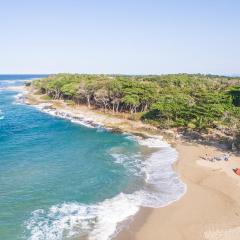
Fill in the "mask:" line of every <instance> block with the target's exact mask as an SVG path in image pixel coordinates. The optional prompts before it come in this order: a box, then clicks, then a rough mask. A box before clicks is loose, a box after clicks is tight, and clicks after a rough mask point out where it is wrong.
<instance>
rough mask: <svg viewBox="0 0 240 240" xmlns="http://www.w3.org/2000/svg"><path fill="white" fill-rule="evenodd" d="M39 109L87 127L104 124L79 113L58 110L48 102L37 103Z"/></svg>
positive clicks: (100, 126) (99, 126)
mask: <svg viewBox="0 0 240 240" xmlns="http://www.w3.org/2000/svg"><path fill="white" fill-rule="evenodd" d="M35 107H36V108H37V109H39V110H40V111H42V112H44V113H47V114H49V115H51V116H54V117H58V118H62V119H67V120H69V121H71V122H73V123H76V124H80V125H83V126H85V127H89V128H102V127H103V125H101V124H99V123H96V122H94V121H92V119H90V118H87V117H84V116H80V115H77V114H73V113H71V112H69V111H67V110H56V109H55V108H52V104H48V103H40V104H38V105H35Z"/></svg>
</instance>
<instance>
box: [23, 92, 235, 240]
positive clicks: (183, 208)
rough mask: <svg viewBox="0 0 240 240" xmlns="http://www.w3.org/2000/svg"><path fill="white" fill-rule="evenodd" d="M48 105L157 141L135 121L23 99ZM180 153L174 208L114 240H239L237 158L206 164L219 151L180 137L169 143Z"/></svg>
mask: <svg viewBox="0 0 240 240" xmlns="http://www.w3.org/2000/svg"><path fill="white" fill-rule="evenodd" d="M44 102H45V103H47V102H48V103H49V102H50V103H51V104H53V106H54V107H55V108H57V109H61V111H64V112H65V113H71V114H73V115H76V116H78V117H79V116H80V117H81V116H84V117H85V119H86V118H87V119H88V121H89V122H91V121H92V122H98V123H100V124H102V125H104V126H106V127H110V128H114V129H115V130H117V129H119V130H120V131H125V132H131V133H135V134H143V135H151V136H152V135H155V136H157V135H161V134H162V133H161V131H160V130H157V129H156V128H155V127H153V126H151V125H147V124H144V123H142V122H140V121H131V120H129V119H126V118H124V117H119V116H113V115H111V114H106V113H103V112H99V111H97V110H90V109H88V108H87V107H85V106H74V107H73V106H69V105H67V104H66V103H65V102H63V101H44V100H43V99H42V96H37V95H32V94H28V96H27V103H29V104H39V103H44ZM168 140H169V141H170V142H171V144H172V145H173V147H174V148H176V149H177V151H178V153H179V159H178V162H177V163H176V164H175V166H174V168H175V170H176V171H177V173H178V174H179V176H180V178H181V179H182V180H183V182H184V183H186V185H187V192H186V194H185V195H184V196H183V197H182V198H181V199H180V200H179V201H177V202H174V203H172V204H170V205H168V206H166V207H163V208H158V209H147V208H144V209H141V210H140V212H139V213H138V214H137V216H135V218H134V220H133V221H132V222H131V224H130V225H129V226H128V227H127V229H124V230H123V231H122V232H120V233H119V234H118V236H117V237H116V239H118V240H128V239H129V240H130V239H131V240H133V239H135V240H156V239H159V240H161V239H162V240H183V239H184V240H185V239H186V240H239V236H240V227H239V226H240V201H239V199H240V188H239V187H240V177H239V176H237V175H236V174H235V173H234V172H233V171H232V169H233V168H236V167H240V157H239V155H235V154H233V153H231V154H230V158H229V161H223V160H222V161H213V162H212V161H208V160H203V159H202V157H203V156H205V155H206V154H207V156H208V157H209V158H211V157H215V156H221V155H223V154H224V151H223V150H222V149H220V148H216V147H213V146H208V145H203V144H198V143H190V142H186V141H184V140H182V139H181V138H180V137H179V136H176V137H173V136H171V138H169V139H168Z"/></svg>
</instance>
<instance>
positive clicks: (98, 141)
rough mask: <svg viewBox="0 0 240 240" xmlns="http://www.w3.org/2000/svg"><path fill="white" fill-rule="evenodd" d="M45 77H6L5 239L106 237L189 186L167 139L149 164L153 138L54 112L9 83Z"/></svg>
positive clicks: (1, 190) (1, 167)
mask: <svg viewBox="0 0 240 240" xmlns="http://www.w3.org/2000/svg"><path fill="white" fill-rule="evenodd" d="M38 77H41V76H36V75H20V76H18V75H0V239H4V240H18V239H29V240H30V239H31V240H60V239H71V240H72V239H97V240H107V239H110V238H111V236H113V234H114V232H115V231H116V228H117V224H118V223H119V222H121V221H123V220H125V219H127V218H128V217H129V216H132V215H134V214H135V213H136V212H137V210H138V209H139V206H153V207H158V206H162V205H164V204H167V203H168V202H171V201H174V200H176V199H178V198H179V196H180V195H181V194H182V193H183V192H184V191H185V187H184V185H183V184H182V182H181V181H180V180H179V179H178V177H177V176H176V174H175V173H174V172H173V171H172V169H171V163H172V162H173V161H175V160H176V152H175V151H174V150H173V149H172V148H170V147H169V146H168V145H164V144H162V147H161V144H160V147H159V145H157V147H158V148H159V150H160V151H158V152H156V153H155V155H154V154H153V155H151V156H148V158H149V159H148V162H147V164H146V155H144V154H142V153H143V147H144V146H142V145H145V147H146V146H149V145H151V147H156V146H154V142H153V141H150V142H147V143H146V142H145V143H144V142H142V144H139V142H138V141H135V140H134V139H132V138H131V137H129V136H128V135H124V134H114V133H112V132H110V131H107V130H104V129H103V128H88V127H85V126H82V125H79V124H74V123H72V122H71V121H68V120H65V119H60V118H57V117H53V116H50V115H48V114H47V113H44V112H41V111H39V110H38V109H36V108H34V107H32V106H28V105H25V104H23V103H19V102H18V99H17V97H16V96H19V92H16V91H10V90H9V89H8V88H7V87H8V86H17V85H22V84H24V81H25V80H28V79H33V78H38ZM156 154H157V155H156ZM159 159H162V160H164V159H168V161H166V162H163V161H160V163H161V164H160V165H161V166H160V165H159V163H157V164H158V165H159V167H160V168H161V171H160V173H164V174H162V175H161V174H160V175H158V174H159V171H157V172H156V171H155V170H156V166H157V165H156V160H159ZM166 163H167V164H166ZM152 166H154V168H153V169H152ZM159 176H161V177H159ZM160 190H161V191H160Z"/></svg>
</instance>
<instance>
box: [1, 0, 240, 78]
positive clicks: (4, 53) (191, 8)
mask: <svg viewBox="0 0 240 240" xmlns="http://www.w3.org/2000/svg"><path fill="white" fill-rule="evenodd" d="M0 16H1V21H0V31H1V35H0V73H56V72H79V73H125V74H161V73H176V72H190V73H194V72H202V73H217V74H239V73H240V1H238V0H165V1H161V0H158V1H157V0H155V1H154V0H145V1H143V0H119V1H117V0H109V1H107V0H98V1H97V0H85V1H81V0H21V1H20V0H5V1H0Z"/></svg>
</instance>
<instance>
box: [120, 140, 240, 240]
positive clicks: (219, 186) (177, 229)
mask: <svg viewBox="0 0 240 240" xmlns="http://www.w3.org/2000/svg"><path fill="white" fill-rule="evenodd" d="M176 149H177V151H178V152H179V159H178V161H177V162H176V164H175V166H174V168H175V170H176V171H177V172H178V173H180V177H181V179H182V180H183V181H184V182H185V183H186V184H187V186H188V191H187V192H186V194H185V195H183V197H182V198H181V199H179V201H176V202H174V203H172V204H170V205H168V206H166V207H163V208H158V209H141V210H140V211H139V214H137V215H136V220H135V221H134V222H133V223H132V224H130V226H129V227H128V229H126V230H125V231H124V232H122V233H120V234H119V235H118V237H117V238H116V240H145V239H149V240H155V239H160V240H164V239H174V240H185V239H187V240H192V239H194V240H238V239H239V235H240V228H239V225H240V201H239V199H240V192H239V190H240V188H239V186H240V179H239V176H237V175H234V173H233V172H230V169H231V168H234V167H236V166H239V165H240V158H239V156H237V155H232V156H231V158H230V161H231V162H230V161H229V162H221V161H220V162H208V161H205V160H200V156H201V155H202V154H203V153H206V152H207V153H208V154H209V155H212V156H215V155H216V154H221V153H223V151H222V150H221V149H217V148H214V147H209V146H203V145H199V144H191V143H188V142H179V143H176Z"/></svg>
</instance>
